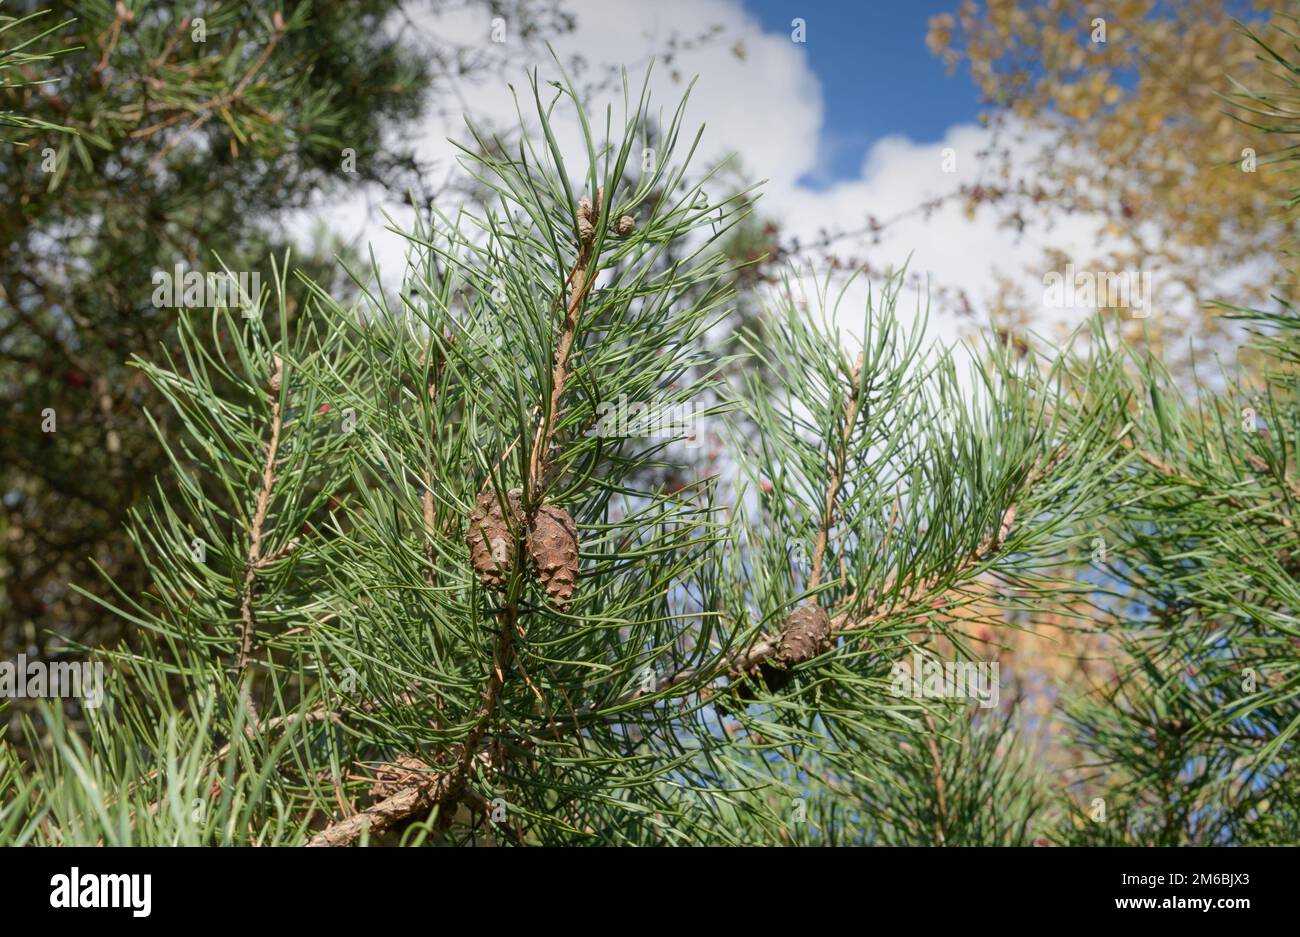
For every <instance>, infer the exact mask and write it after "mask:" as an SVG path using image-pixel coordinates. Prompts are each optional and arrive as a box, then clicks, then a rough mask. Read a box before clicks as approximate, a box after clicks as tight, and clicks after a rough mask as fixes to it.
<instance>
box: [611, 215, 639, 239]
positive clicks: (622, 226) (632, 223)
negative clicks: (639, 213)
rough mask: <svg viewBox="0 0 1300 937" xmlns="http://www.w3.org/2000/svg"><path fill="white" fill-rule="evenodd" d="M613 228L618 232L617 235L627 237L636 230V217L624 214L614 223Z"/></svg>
mask: <svg viewBox="0 0 1300 937" xmlns="http://www.w3.org/2000/svg"><path fill="white" fill-rule="evenodd" d="M614 230H615V231H616V232H618V235H619V237H627V236H628V235H629V234H631V233H632V232H633V231H635V230H636V219H635V218H633V217H632V216H631V215H624V216H623V217H621V218H619V219H618V221H617V222H616V223H615V225H614Z"/></svg>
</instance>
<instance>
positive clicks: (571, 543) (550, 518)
mask: <svg viewBox="0 0 1300 937" xmlns="http://www.w3.org/2000/svg"><path fill="white" fill-rule="evenodd" d="M528 555H529V556H530V557H532V560H533V564H534V565H535V566H536V567H537V578H538V579H539V580H540V581H541V583H542V588H544V589H545V590H546V594H547V595H548V596H550V597H551V601H552V602H553V603H555V607H556V608H558V609H559V610H560V611H562V612H563V611H566V610H568V608H569V603H570V602H571V601H572V600H573V593H574V592H575V591H576V590H577V588H578V527H577V525H576V524H574V522H573V518H572V517H571V516H570V515H569V512H568V511H566V510H564V509H563V508H560V507H556V506H555V505H554V504H544V505H542V506H541V507H540V508H538V509H537V516H536V517H535V518H534V519H533V526H532V529H531V530H529V531H528Z"/></svg>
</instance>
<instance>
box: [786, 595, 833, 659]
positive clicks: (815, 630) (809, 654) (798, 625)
mask: <svg viewBox="0 0 1300 937" xmlns="http://www.w3.org/2000/svg"><path fill="white" fill-rule="evenodd" d="M830 646H831V617H830V616H829V615H827V614H826V610H825V609H824V608H822V607H821V606H820V605H800V606H799V607H798V608H796V609H795V610H794V611H793V612H791V613H790V617H789V618H787V619H786V620H785V627H784V628H783V629H781V641H780V643H779V644H778V645H777V648H776V654H775V655H774V657H773V661H774V662H775V663H779V664H783V665H785V667H786V668H787V669H789V668H790V667H793V666H795V665H796V664H802V663H803V662H804V661H806V660H812V659H813V658H814V657H816V656H817V655H818V654H823V653H825V652H826V651H827V650H829V649H830Z"/></svg>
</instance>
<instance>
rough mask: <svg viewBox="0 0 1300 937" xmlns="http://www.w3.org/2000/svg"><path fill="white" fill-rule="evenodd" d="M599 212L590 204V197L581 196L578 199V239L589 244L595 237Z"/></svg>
mask: <svg viewBox="0 0 1300 937" xmlns="http://www.w3.org/2000/svg"><path fill="white" fill-rule="evenodd" d="M599 219H600V213H599V212H598V211H597V210H596V209H595V208H594V207H593V206H592V204H591V199H589V198H587V196H585V195H584V196H583V197H582V198H580V199H579V200H578V240H580V241H582V243H583V244H590V243H591V242H592V241H593V240H595V237H596V222H597V221H598V220H599Z"/></svg>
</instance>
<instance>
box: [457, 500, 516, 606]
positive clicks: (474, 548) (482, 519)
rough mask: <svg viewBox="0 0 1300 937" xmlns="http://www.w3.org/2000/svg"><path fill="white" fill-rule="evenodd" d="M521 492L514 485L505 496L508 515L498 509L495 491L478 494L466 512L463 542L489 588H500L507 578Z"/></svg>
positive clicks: (514, 545)
mask: <svg viewBox="0 0 1300 937" xmlns="http://www.w3.org/2000/svg"><path fill="white" fill-rule="evenodd" d="M521 495H522V492H521V491H520V490H519V489H518V488H516V489H514V490H513V491H511V492H510V493H509V494H508V495H507V496H506V501H507V504H508V505H509V510H510V517H509V518H507V517H506V515H505V514H504V513H503V512H502V510H501V502H500V500H499V499H498V498H497V495H496V492H495V491H485V492H483V493H482V494H481V495H479V496H478V501H477V502H476V503H475V505H474V510H473V511H471V512H470V515H469V531H468V532H467V533H466V534H465V545H466V546H467V547H469V559H470V564H471V565H472V566H473V567H474V572H475V573H477V574H478V578H479V581H480V582H481V583H483V585H484V586H486V587H487V588H489V589H495V590H497V591H500V590H502V589H504V588H505V587H506V583H507V582H508V581H509V579H510V570H511V569H513V568H514V565H515V551H516V549H517V546H516V542H515V533H514V531H516V530H518V529H519V526H520V524H521V523H522V518H523V515H522V512H521V510H520V498H521Z"/></svg>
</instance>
